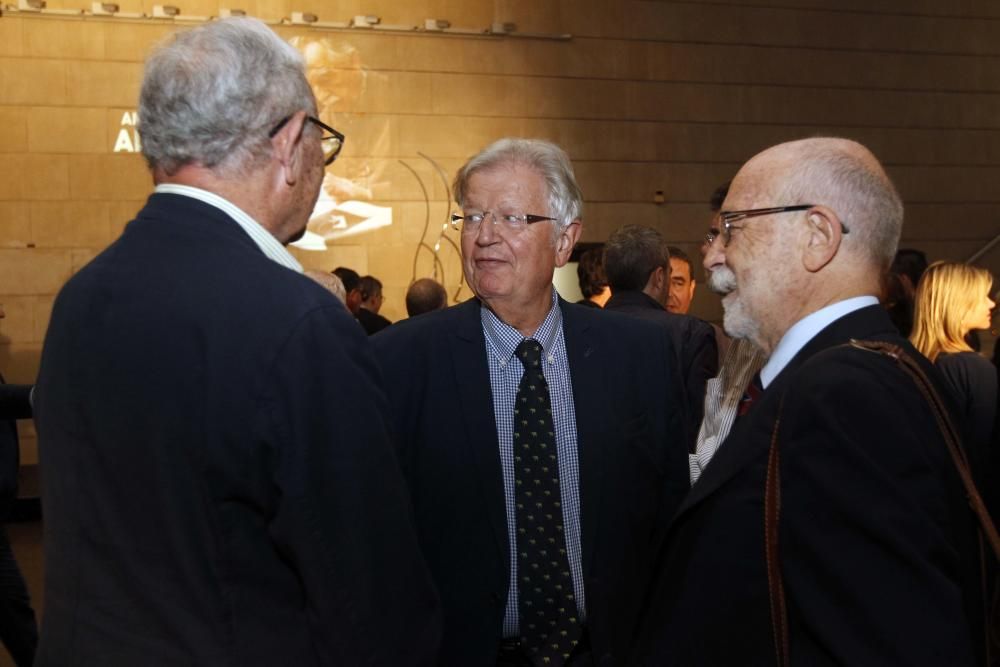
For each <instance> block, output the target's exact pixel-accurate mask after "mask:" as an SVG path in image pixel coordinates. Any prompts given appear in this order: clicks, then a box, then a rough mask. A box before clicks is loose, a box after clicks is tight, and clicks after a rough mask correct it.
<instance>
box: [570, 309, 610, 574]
mask: <svg viewBox="0 0 1000 667" xmlns="http://www.w3.org/2000/svg"><path fill="white" fill-rule="evenodd" d="M559 305H560V307H561V308H562V313H563V338H564V339H565V341H566V357H567V359H568V360H569V368H570V377H571V379H572V383H573V407H574V411H575V412H576V449H577V458H578V465H579V468H580V516H581V520H580V523H581V527H580V531H581V534H582V535H581V541H582V545H581V548H582V550H583V554H582V555H583V563H584V567H585V568H586V567H587V564H588V563H592V562H593V557H592V556H593V553H594V548H595V546H596V544H597V535H598V534H599V532H600V525H599V523H600V517H601V515H602V512H601V494H602V491H603V484H604V475H603V474H602V471H603V470H604V456H605V451H604V447H605V443H604V441H603V440H604V438H603V437H602V436H601V435H600V434H601V432H602V426H601V416H602V415H604V414H605V410H604V407H603V406H602V404H601V400H602V393H601V392H599V391H594V389H595V388H597V387H604V386H605V385H606V383H605V380H604V378H603V377H602V375H601V371H600V365H599V364H595V363H594V360H595V358H596V356H595V355H597V354H599V351H598V350H597V347H596V343H595V341H594V340H593V337H592V336H591V335H590V333H589V325H588V324H587V323H586V322H585V321H583V318H581V317H579V316H580V315H581V312H580V311H583V309H577V308H567V307H566V305H567V304H566V302H565V301H563V300H562V299H560V300H559ZM583 312H586V311H583Z"/></svg>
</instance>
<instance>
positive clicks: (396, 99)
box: [332, 72, 441, 113]
mask: <svg viewBox="0 0 1000 667" xmlns="http://www.w3.org/2000/svg"><path fill="white" fill-rule="evenodd" d="M440 76H441V75H434V74H425V73H409V72H394V73H392V74H391V75H388V74H384V73H380V72H370V73H368V74H367V76H366V77H365V94H364V95H362V96H361V97H360V98H359V99H356V100H354V99H350V98H346V97H345V98H343V99H342V100H341V101H339V102H338V103H337V104H334V105H333V107H332V110H333V111H335V112H341V111H343V112H349V113H362V112H363V113H420V112H427V111H428V110H430V109H432V108H433V107H434V105H433V103H432V95H433V92H432V88H433V84H432V82H433V81H435V80H436V79H437V78H439V77H440Z"/></svg>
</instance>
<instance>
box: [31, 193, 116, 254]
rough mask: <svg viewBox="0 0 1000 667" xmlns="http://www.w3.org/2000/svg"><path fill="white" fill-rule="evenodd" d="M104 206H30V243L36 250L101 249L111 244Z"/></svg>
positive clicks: (38, 203) (54, 204)
mask: <svg viewBox="0 0 1000 667" xmlns="http://www.w3.org/2000/svg"><path fill="white" fill-rule="evenodd" d="M108 211H109V207H108V204H107V203H106V202H86V201H72V202H32V204H31V233H32V242H33V243H34V244H35V246H36V247H38V248H73V247H81V246H82V247H86V248H98V249H100V248H104V247H105V246H106V245H108V244H109V243H110V242H111V225H110V223H109V218H108Z"/></svg>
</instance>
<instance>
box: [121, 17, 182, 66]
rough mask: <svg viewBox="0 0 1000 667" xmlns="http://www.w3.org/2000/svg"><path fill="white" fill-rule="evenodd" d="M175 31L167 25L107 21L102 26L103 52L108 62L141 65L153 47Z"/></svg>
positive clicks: (174, 28) (171, 26)
mask: <svg viewBox="0 0 1000 667" xmlns="http://www.w3.org/2000/svg"><path fill="white" fill-rule="evenodd" d="M122 11H125V10H124V9H123V10H122ZM137 11H138V10H137ZM176 30H177V28H176V27H174V26H173V25H168V24H159V23H152V24H151V23H114V22H111V21H109V22H108V23H107V24H105V26H104V50H105V52H106V53H107V57H108V59H109V60H118V61H128V62H137V63H141V62H143V61H144V60H145V59H146V56H147V55H149V52H150V50H151V49H152V47H153V45H155V44H156V43H157V42H159V41H160V40H162V39H163V38H165V37H166V36H167V35H169V34H171V33H173V32H175V31H176Z"/></svg>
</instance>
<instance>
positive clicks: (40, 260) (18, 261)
mask: <svg viewBox="0 0 1000 667" xmlns="http://www.w3.org/2000/svg"><path fill="white" fill-rule="evenodd" d="M71 266H72V261H71V257H70V252H69V251H64V250H42V249H36V248H33V249H29V250H0V285H2V286H3V287H2V289H3V292H4V293H5V294H20V295H29V294H54V293H55V292H56V291H57V290H58V289H59V288H60V287H62V285H63V283H64V282H66V279H67V278H69V276H70V269H71Z"/></svg>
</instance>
